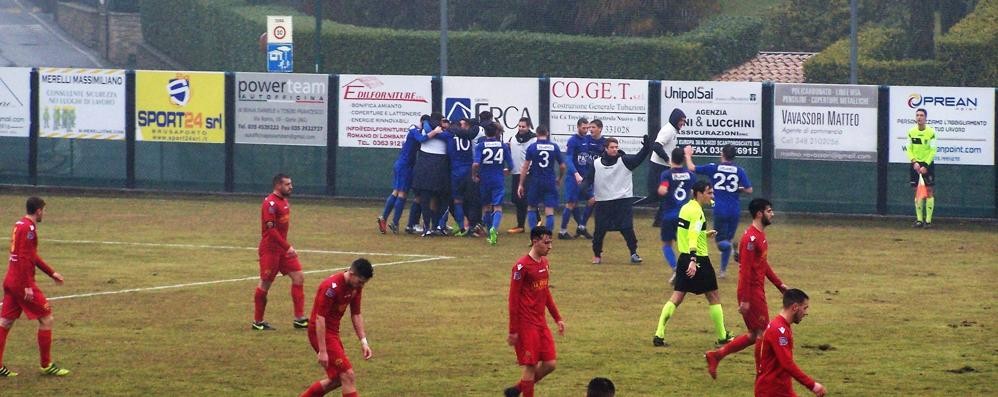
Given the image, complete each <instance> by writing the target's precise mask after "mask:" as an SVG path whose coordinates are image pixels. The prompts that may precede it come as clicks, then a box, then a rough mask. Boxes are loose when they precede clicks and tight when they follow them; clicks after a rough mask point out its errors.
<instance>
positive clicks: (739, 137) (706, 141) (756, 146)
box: [661, 81, 762, 157]
mask: <svg viewBox="0 0 998 397" xmlns="http://www.w3.org/2000/svg"><path fill="white" fill-rule="evenodd" d="M661 95H662V125H665V124H666V123H668V122H669V115H671V114H672V110H673V109H679V110H682V111H683V113H685V114H686V126H685V127H683V129H682V130H680V131H679V136H678V138H679V141H678V144H679V146H686V145H692V146H693V153H694V154H697V155H704V156H707V155H709V156H717V155H720V154H721V148H722V147H724V145H727V144H731V145H734V146H735V150H736V152H735V153H736V154H737V155H738V156H740V157H761V156H762V83H737V82H718V81H663V82H662V92H661Z"/></svg>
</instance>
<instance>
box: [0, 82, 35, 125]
mask: <svg viewBox="0 0 998 397" xmlns="http://www.w3.org/2000/svg"><path fill="white" fill-rule="evenodd" d="M30 79H31V68H0V137H3V136H6V137H22V138H27V137H28V135H30V133H31V132H30V126H29V123H30V122H31V119H30V117H31V113H30V112H31V108H30V106H29V103H28V101H30V100H31V80H30Z"/></svg>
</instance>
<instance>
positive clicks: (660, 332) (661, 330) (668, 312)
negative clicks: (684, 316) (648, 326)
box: [655, 301, 676, 338]
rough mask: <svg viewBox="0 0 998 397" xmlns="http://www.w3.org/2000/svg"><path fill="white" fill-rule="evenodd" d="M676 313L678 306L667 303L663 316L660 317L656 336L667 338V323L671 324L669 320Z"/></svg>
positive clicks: (663, 308)
mask: <svg viewBox="0 0 998 397" xmlns="http://www.w3.org/2000/svg"><path fill="white" fill-rule="evenodd" d="M675 312H676V304H675V303H672V301H668V302H666V303H665V306H663V307H662V314H661V315H659V316H658V328H657V329H655V336H657V337H659V338H665V323H667V322H669V318H670V317H672V313H675Z"/></svg>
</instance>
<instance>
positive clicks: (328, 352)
mask: <svg viewBox="0 0 998 397" xmlns="http://www.w3.org/2000/svg"><path fill="white" fill-rule="evenodd" d="M371 277H374V267H373V266H371V262H369V261H368V260H367V259H364V258H360V259H357V260H355V261H353V263H352V264H351V265H350V269H349V270H347V271H345V272H343V273H338V274H334V275H332V276H330V277H329V278H327V279H325V280H323V281H322V283H320V284H319V289H318V291H317V292H316V294H315V304H314V305H313V306H312V317H311V318H310V321H309V323H308V341H309V343H311V344H312V349H314V350H315V352H316V354H317V357H318V360H319V365H321V366H322V368H324V369H325V370H326V377H325V378H324V379H321V380H319V381H317V382H315V383H313V384H312V386H310V387H309V388H308V389H307V390H305V392H304V393H302V394H301V397H319V396H324V395H326V393H329V392H330V391H332V390H333V389H336V388H337V387H340V386H342V387H343V390H342V391H343V396H344V397H357V395H358V394H357V385H356V379H355V377H354V373H353V366H351V365H350V360H349V359H348V358H347V355H346V353H344V352H343V342H341V341H340V319H342V318H343V313H344V312H346V310H347V306H349V307H350V321H352V322H353V330H354V332H356V333H357V338H358V339H360V347H361V351H362V352H363V353H364V359H365V360H369V359H371V357H372V356H373V355H374V353H373V352H372V351H371V347H370V345H368V343H367V337H365V336H364V335H365V333H364V318H363V317H361V316H360V296H361V293H362V292H363V289H364V284H366V283H367V282H368V280H370V279H371Z"/></svg>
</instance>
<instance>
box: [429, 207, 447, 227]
mask: <svg viewBox="0 0 998 397" xmlns="http://www.w3.org/2000/svg"><path fill="white" fill-rule="evenodd" d="M449 216H450V210H444V212H443V213H442V214H440V217H439V218H437V221H436V222H435V223H436V224H435V225H433V227H439V228H446V227H447V217H449Z"/></svg>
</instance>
